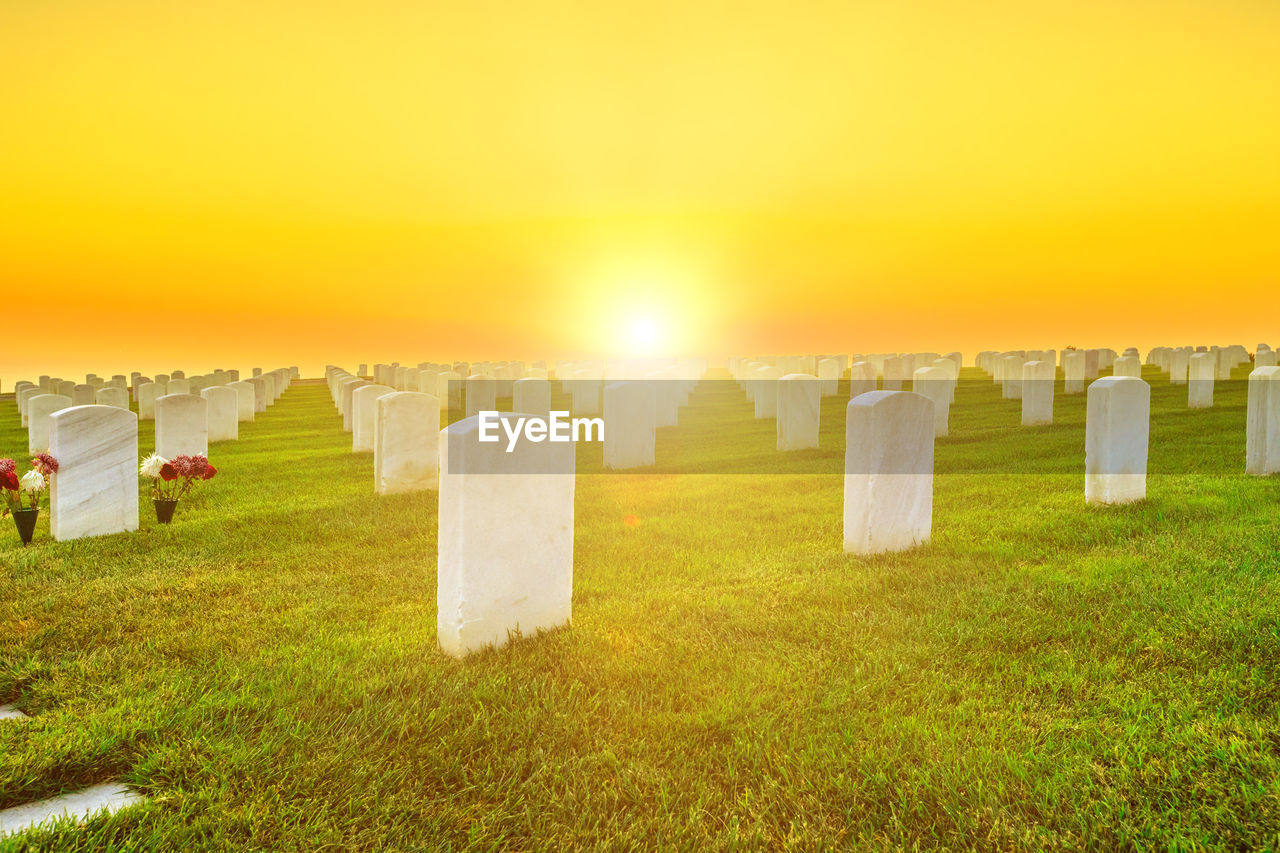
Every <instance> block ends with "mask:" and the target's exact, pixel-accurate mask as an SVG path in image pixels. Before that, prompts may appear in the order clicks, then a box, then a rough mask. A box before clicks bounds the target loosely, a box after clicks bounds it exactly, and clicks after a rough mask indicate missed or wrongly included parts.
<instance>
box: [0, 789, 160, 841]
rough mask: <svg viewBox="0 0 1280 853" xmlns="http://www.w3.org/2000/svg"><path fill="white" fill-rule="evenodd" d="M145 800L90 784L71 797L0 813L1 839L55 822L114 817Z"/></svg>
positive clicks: (29, 804)
mask: <svg viewBox="0 0 1280 853" xmlns="http://www.w3.org/2000/svg"><path fill="white" fill-rule="evenodd" d="M146 799H147V798H146V797H144V796H142V795H141V794H139V793H138V792H136V791H134V790H132V789H131V788H129V787H127V786H125V785H121V784H118V783H115V782H107V783H104V784H102V785H93V786H92V787H89V788H83V789H81V790H79V791H75V792H72V793H70V794H59V795H58V796H56V797H50V798H49V799H47V800H37V801H36V802H34V803H27V804H26V805H24V806H14V807H13V808H10V809H5V810H3V811H0V837H3V836H6V835H17V834H18V833H20V832H25V831H26V830H28V829H33V828H34V827H37V826H43V825H45V824H47V823H52V822H56V821H58V820H71V821H74V822H75V823H84V822H85V821H87V820H89V819H91V818H94V817H97V816H98V815H108V814H113V813H115V812H118V811H120V810H121V809H123V808H126V807H128V806H132V805H135V804H137V803H142V802H146Z"/></svg>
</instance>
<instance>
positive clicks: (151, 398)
mask: <svg viewBox="0 0 1280 853" xmlns="http://www.w3.org/2000/svg"><path fill="white" fill-rule="evenodd" d="M159 396H161V394H160V386H159V385H157V384H156V383H154V382H144V383H143V384H141V385H139V386H138V419H139V420H143V421H150V420H155V416H156V398H157V397H159Z"/></svg>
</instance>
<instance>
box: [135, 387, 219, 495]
mask: <svg viewBox="0 0 1280 853" xmlns="http://www.w3.org/2000/svg"><path fill="white" fill-rule="evenodd" d="M169 384H170V387H172V385H173V383H172V382H170V383H169ZM156 453H158V454H160V455H161V456H163V457H164V458H165V459H172V458H173V457H175V456H181V455H183V454H186V455H188V456H208V455H209V403H208V401H207V400H205V398H204V397H197V396H196V395H195V394H165V395H164V396H163V397H157V398H156ZM135 473H136V472H135Z"/></svg>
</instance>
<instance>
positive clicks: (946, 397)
mask: <svg viewBox="0 0 1280 853" xmlns="http://www.w3.org/2000/svg"><path fill="white" fill-rule="evenodd" d="M911 390H912V392H914V393H916V394H919V395H920V396H922V397H928V398H929V399H930V400H932V401H933V436H934V438H942V437H944V436H946V435H947V434H948V431H949V421H950V418H951V377H950V376H949V375H948V374H947V371H946V370H945V369H944V368H941V367H920V368H917V369H916V372H915V373H913V374H911Z"/></svg>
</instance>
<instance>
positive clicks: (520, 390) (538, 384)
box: [511, 377, 551, 418]
mask: <svg viewBox="0 0 1280 853" xmlns="http://www.w3.org/2000/svg"><path fill="white" fill-rule="evenodd" d="M511 408H512V410H513V411H517V412H521V413H523V414H527V415H538V416H539V417H543V418H545V417H548V416H549V415H550V414H551V383H550V382H548V381H547V379H546V377H543V378H541V379H517V380H516V381H515V382H513V383H512V384H511Z"/></svg>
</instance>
